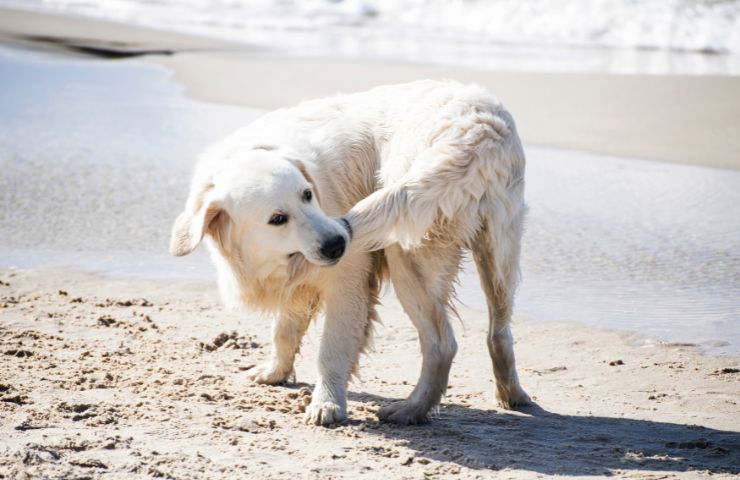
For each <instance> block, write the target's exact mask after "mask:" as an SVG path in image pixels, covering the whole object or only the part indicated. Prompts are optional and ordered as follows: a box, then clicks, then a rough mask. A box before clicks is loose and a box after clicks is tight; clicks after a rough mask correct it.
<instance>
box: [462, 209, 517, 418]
mask: <svg viewBox="0 0 740 480" xmlns="http://www.w3.org/2000/svg"><path fill="white" fill-rule="evenodd" d="M522 221H523V220H522V218H521V215H520V216H517V218H515V219H514V220H513V221H512V224H511V225H508V226H505V227H504V228H499V229H496V230H497V233H498V235H497V236H496V238H494V236H493V235H492V232H491V230H492V229H494V227H495V224H493V221H491V220H490V219H484V221H483V226H482V228H481V230H480V231H479V232H478V234H477V236H476V237H475V238H474V240H473V242H472V245H471V247H472V251H473V258H474V259H475V264H476V266H477V267H478V274H479V275H480V281H481V286H482V287H483V291H484V293H485V295H486V300H487V303H488V318H489V326H488V339H487V340H488V351H489V353H490V355H491V361H492V363H493V374H494V376H495V377H496V398H497V399H498V401H499V402H500V403H501V405H502V406H503V407H505V408H513V407H516V406H521V405H527V404H529V403H530V399H529V396H528V395H527V394H526V392H525V391H524V390H523V389H522V387H521V385H519V377H518V375H517V373H516V363H515V361H514V339H513V337H512V335H511V326H510V323H511V312H512V306H513V296H514V290H515V289H516V283H517V279H518V273H519V271H518V268H519V250H520V241H521V231H522V224H521V223H522ZM496 249H498V252H497V253H498V254H495V253H494V252H495V251H496Z"/></svg>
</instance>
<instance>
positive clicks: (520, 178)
mask: <svg viewBox="0 0 740 480" xmlns="http://www.w3.org/2000/svg"><path fill="white" fill-rule="evenodd" d="M460 123H463V124H465V125H463V126H460ZM432 138H434V139H435V140H434V141H433V142H431V144H430V146H429V147H427V148H426V149H425V150H423V151H422V152H421V153H420V154H419V155H418V156H417V157H416V159H415V160H414V162H413V164H412V166H411V168H410V169H409V171H408V172H407V173H406V174H405V175H404V176H403V177H402V178H401V179H399V180H398V181H396V182H395V183H393V184H391V185H387V186H384V187H383V188H381V189H379V190H377V191H375V192H374V193H373V194H371V195H370V196H368V197H366V198H365V199H363V200H362V201H360V202H359V203H358V204H357V205H355V206H354V207H353V208H352V209H351V210H350V211H349V212H348V213H347V215H346V216H345V217H344V220H345V221H346V222H347V223H348V224H349V226H350V228H351V231H352V242H353V243H354V244H355V245H354V246H355V248H358V247H359V248H362V249H366V250H376V249H379V248H384V247H385V246H388V245H390V244H393V243H399V244H400V245H401V247H402V248H413V247H414V246H417V245H419V244H420V243H421V242H422V241H423V240H424V239H425V238H426V237H427V236H429V235H430V233H431V231H432V229H433V227H434V225H435V223H439V222H442V223H444V222H450V223H454V224H455V228H456V229H457V233H458V235H456V236H458V238H460V239H463V240H467V241H469V240H472V238H473V237H474V236H475V234H476V232H477V231H478V230H479V229H480V227H481V221H482V219H483V217H485V216H487V215H482V214H483V213H484V212H482V211H481V208H486V209H487V210H493V212H492V213H494V214H497V216H499V220H504V218H501V217H509V216H516V215H518V213H519V212H518V211H519V209H520V208H523V207H524V204H523V182H524V151H523V149H522V145H521V142H520V140H519V137H518V135H517V133H516V127H515V125H514V121H513V119H512V117H511V115H510V114H509V113H508V112H507V111H506V110H504V109H503V108H501V109H500V110H498V111H495V112H490V111H489V112H476V117H475V118H474V119H472V120H470V121H468V122H458V123H457V124H456V123H455V122H450V123H448V124H446V125H444V126H443V127H442V128H440V130H439V131H438V132H436V134H435V135H433V136H432ZM503 223H506V222H505V221H504V222H503Z"/></svg>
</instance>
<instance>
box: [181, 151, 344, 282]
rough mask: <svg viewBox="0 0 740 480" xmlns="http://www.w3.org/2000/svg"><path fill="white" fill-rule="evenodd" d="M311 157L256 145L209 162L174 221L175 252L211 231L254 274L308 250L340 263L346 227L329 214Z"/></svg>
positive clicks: (310, 255)
mask: <svg viewBox="0 0 740 480" xmlns="http://www.w3.org/2000/svg"><path fill="white" fill-rule="evenodd" d="M319 197H320V194H319V191H318V189H317V185H316V184H315V182H314V181H313V179H312V177H311V176H310V175H309V173H308V172H307V170H306V168H305V165H304V164H303V163H302V162H301V161H299V160H295V159H291V158H289V157H288V156H286V155H284V154H281V152H280V151H279V150H278V149H251V150H246V151H241V152H238V153H233V154H231V155H230V158H228V159H226V160H223V161H219V162H216V163H215V164H213V165H209V164H206V165H205V166H204V167H203V166H202V167H201V168H200V169H199V171H196V176H195V178H194V181H193V185H192V186H191V191H190V195H189V197H188V201H187V204H186V207H185V211H184V212H183V213H181V214H180V216H178V217H177V220H175V225H174V227H173V229H172V237H171V240H170V252H171V253H172V254H173V255H176V256H181V255H187V254H189V253H191V252H192V251H193V250H195V248H196V247H197V246H198V245H199V244H200V243H201V241H202V240H203V238H204V237H205V236H210V237H211V238H212V239H213V240H214V243H215V245H216V246H217V247H218V248H219V249H220V251H221V253H222V254H223V255H224V256H225V257H227V258H229V259H230V260H231V261H237V262H240V263H241V264H242V265H241V266H242V267H244V268H248V269H249V270H250V271H251V272H252V275H255V276H256V277H260V276H268V275H270V274H271V273H272V272H273V271H274V270H275V269H277V268H278V267H280V266H287V265H288V263H289V262H290V259H291V258H293V257H295V256H296V255H303V256H304V257H305V258H306V259H307V260H308V261H309V262H311V263H312V264H315V265H319V266H329V265H334V264H335V263H337V262H338V261H339V260H340V258H341V257H342V255H343V254H344V251H345V249H346V247H347V244H348V242H349V231H348V228H347V227H345V226H344V225H342V224H341V223H338V222H337V221H336V220H334V219H332V218H330V217H329V216H327V215H326V214H325V213H324V212H323V210H322V209H321V206H320V205H319Z"/></svg>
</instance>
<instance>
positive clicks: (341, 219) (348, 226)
mask: <svg viewBox="0 0 740 480" xmlns="http://www.w3.org/2000/svg"><path fill="white" fill-rule="evenodd" d="M339 221H340V222H342V223H343V224H344V228H346V229H347V233H349V239H350V240H352V233H353V232H352V225H350V224H349V222H348V221H347V219H346V218H344V217H342V218H340V219H339Z"/></svg>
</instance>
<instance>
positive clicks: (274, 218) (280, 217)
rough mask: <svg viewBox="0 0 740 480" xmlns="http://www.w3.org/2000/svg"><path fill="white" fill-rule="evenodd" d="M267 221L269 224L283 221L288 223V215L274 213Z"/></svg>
mask: <svg viewBox="0 0 740 480" xmlns="http://www.w3.org/2000/svg"><path fill="white" fill-rule="evenodd" d="M268 223H269V224H270V225H282V224H284V223H288V216H287V215H285V214H284V213H276V214H274V215H273V216H272V217H270V221H269V222H268Z"/></svg>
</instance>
